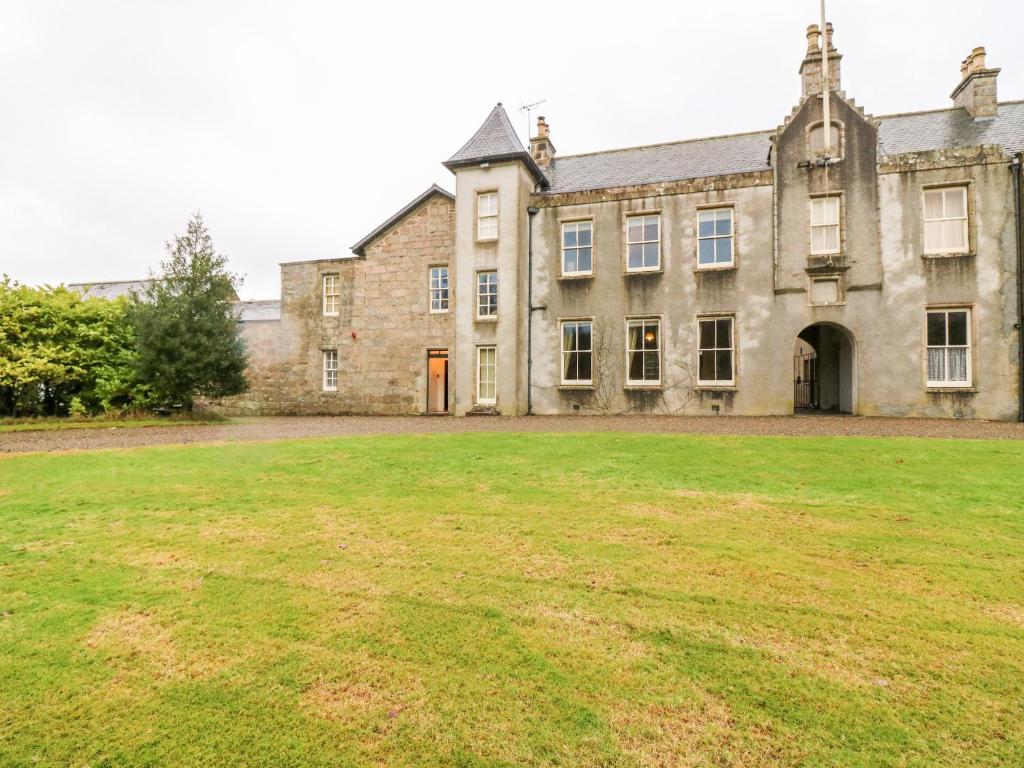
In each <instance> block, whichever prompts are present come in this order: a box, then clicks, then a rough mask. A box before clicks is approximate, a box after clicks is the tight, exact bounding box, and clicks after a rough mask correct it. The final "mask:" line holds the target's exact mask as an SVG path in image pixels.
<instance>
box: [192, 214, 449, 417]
mask: <svg viewBox="0 0 1024 768" xmlns="http://www.w3.org/2000/svg"><path fill="white" fill-rule="evenodd" d="M453 243H454V204H453V202H452V201H451V200H450V199H448V198H447V197H445V196H444V195H441V194H435V195H433V196H431V197H429V198H428V199H426V200H425V201H424V202H423V203H422V204H421V205H420V206H419V207H417V208H416V209H414V210H413V211H411V212H410V213H409V214H408V215H406V216H405V217H404V218H402V219H401V220H400V221H398V222H397V223H396V224H394V225H393V226H392V227H391V228H390V229H388V230H387V231H386V232H384V233H383V234H382V235H381V236H380V237H378V238H377V239H376V240H374V241H372V242H371V243H369V244H368V245H367V246H366V247H365V250H364V254H365V255H364V256H362V257H354V258H346V259H328V260H319V261H306V262H293V263H287V264H282V265H281V320H280V321H279V322H276V323H275V322H261V323H243V324H242V330H243V336H244V337H245V339H246V343H247V345H248V347H249V353H250V367H249V378H250V381H251V385H252V386H251V389H250V391H249V392H248V393H247V394H245V395H241V396H239V397H234V398H225V399H223V400H221V401H218V402H217V403H214V404H211V406H210V407H211V408H212V409H214V410H217V411H219V412H222V413H227V414H241V413H250V414H257V413H258V414H352V413H355V414H417V413H423V412H425V411H426V404H427V352H428V350H432V349H447V350H450V351H453V347H454V330H453V329H454V326H453V319H452V318H453V315H454V311H455V300H454V290H452V291H451V298H450V302H451V303H450V306H449V311H448V312H447V313H431V312H430V298H429V269H430V267H431V266H447V267H448V268H449V270H450V275H449V281H450V285H451V286H454V284H455V282H454V281H455V263H454V258H453V250H454V247H453ZM329 274H333V275H338V277H339V288H340V308H339V312H338V314H337V316H325V315H324V313H323V303H322V302H323V296H322V285H323V277H324V275H329ZM330 349H336V350H337V351H338V387H337V391H330V392H328V391H324V388H323V355H324V350H330ZM453 363H454V360H452V362H451V363H450V365H452V370H451V371H450V373H449V381H450V382H451V383H450V385H449V386H450V387H451V389H450V393H449V399H450V402H454V386H453V385H454V380H455V379H454V364H453Z"/></svg>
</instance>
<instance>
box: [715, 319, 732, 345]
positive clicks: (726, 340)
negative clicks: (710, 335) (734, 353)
mask: <svg viewBox="0 0 1024 768" xmlns="http://www.w3.org/2000/svg"><path fill="white" fill-rule="evenodd" d="M715 325H716V331H717V336H716V338H715V342H716V343H715V346H717V347H720V348H722V347H724V348H728V347H731V346H732V319H731V318H728V317H723V318H722V319H721V320H717V321H716V322H715Z"/></svg>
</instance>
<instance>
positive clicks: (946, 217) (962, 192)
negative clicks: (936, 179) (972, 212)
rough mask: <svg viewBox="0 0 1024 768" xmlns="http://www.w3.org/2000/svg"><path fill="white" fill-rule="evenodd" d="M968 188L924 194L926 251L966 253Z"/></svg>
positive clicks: (939, 190)
mask: <svg viewBox="0 0 1024 768" xmlns="http://www.w3.org/2000/svg"><path fill="white" fill-rule="evenodd" d="M967 243H968V240H967V187H947V188H945V189H926V190H925V191H924V252H925V253H966V252H967Z"/></svg>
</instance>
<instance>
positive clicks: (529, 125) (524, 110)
mask: <svg viewBox="0 0 1024 768" xmlns="http://www.w3.org/2000/svg"><path fill="white" fill-rule="evenodd" d="M546 102H547V99H541V100H540V101H535V102H533V103H532V104H523V106H521V107H520V108H519V111H520V112H522V113H523V114H525V115H526V143H527V144H529V143H530V130H531V128H532V126H533V123H531V122H530V112H531V111H532V110H533V109H534V108H536V107H539V106H540V105H541V104H544V103H546Z"/></svg>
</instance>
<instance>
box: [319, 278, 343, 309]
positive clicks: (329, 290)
mask: <svg viewBox="0 0 1024 768" xmlns="http://www.w3.org/2000/svg"><path fill="white" fill-rule="evenodd" d="M323 295H324V314H325V315H328V316H330V315H337V314H338V309H339V307H340V306H341V289H340V285H339V284H338V276H337V275H324V278H323Z"/></svg>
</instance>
